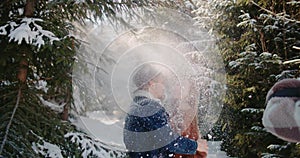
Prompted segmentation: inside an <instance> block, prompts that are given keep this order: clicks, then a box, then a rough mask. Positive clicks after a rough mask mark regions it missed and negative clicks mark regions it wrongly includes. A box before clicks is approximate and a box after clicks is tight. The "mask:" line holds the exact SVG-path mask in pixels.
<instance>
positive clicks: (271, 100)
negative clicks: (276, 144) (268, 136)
mask: <svg viewBox="0 0 300 158" xmlns="http://www.w3.org/2000/svg"><path fill="white" fill-rule="evenodd" d="M266 103H267V107H266V109H265V111H264V114H263V118H262V123H263V125H264V126H265V128H266V129H267V131H269V132H271V133H272V134H274V135H276V136H277V137H279V138H281V139H283V140H286V141H289V142H300V80H297V79H284V80H282V81H279V82H277V83H276V84H275V85H274V86H273V87H272V88H271V89H270V90H269V92H268V94H267V97H266Z"/></svg>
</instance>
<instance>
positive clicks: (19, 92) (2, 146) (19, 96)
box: [0, 87, 21, 155]
mask: <svg viewBox="0 0 300 158" xmlns="http://www.w3.org/2000/svg"><path fill="white" fill-rule="evenodd" d="M20 98H21V87H20V88H19V90H18V96H17V102H16V105H15V107H14V110H13V112H12V114H11V117H10V120H9V122H8V124H7V126H6V131H5V135H4V138H3V141H2V144H1V147H0V155H1V153H2V151H3V149H4V145H5V142H6V140H7V136H8V132H9V129H10V126H11V123H12V121H13V118H14V116H15V113H16V111H17V108H18V106H19V103H20Z"/></svg>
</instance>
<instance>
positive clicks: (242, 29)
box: [213, 0, 300, 157]
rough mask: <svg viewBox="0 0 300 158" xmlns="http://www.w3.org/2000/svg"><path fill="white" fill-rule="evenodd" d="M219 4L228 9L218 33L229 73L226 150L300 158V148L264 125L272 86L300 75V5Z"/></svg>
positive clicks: (244, 154)
mask: <svg viewBox="0 0 300 158" xmlns="http://www.w3.org/2000/svg"><path fill="white" fill-rule="evenodd" d="M220 4H221V5H220ZM213 5H214V7H215V8H217V9H222V12H221V14H219V16H218V17H217V19H216V21H214V30H215V31H216V32H217V34H218V35H219V37H220V39H219V46H220V49H221V52H222V54H223V57H224V62H225V64H226V70H227V74H228V75H227V81H228V83H227V85H228V92H227V97H226V99H225V106H224V110H223V114H222V115H221V116H222V118H221V123H222V124H223V127H222V130H223V132H226V134H225V135H224V137H223V139H224V140H223V149H224V150H226V151H227V152H228V154H229V155H231V156H238V157H268V156H269V157H270V156H271V157H272V156H275V157H299V154H300V152H299V151H300V147H299V145H297V144H295V143H288V142H284V141H282V140H279V139H277V138H276V137H275V136H273V135H271V134H269V133H268V132H266V131H265V130H264V128H263V126H262V123H261V118H262V113H263V109H264V108H265V96H266V94H267V92H268V90H269V89H270V88H271V86H272V85H273V84H274V83H275V82H276V81H278V80H281V79H283V78H295V77H299V75H300V71H299V63H298V64H297V62H296V61H297V59H299V55H300V54H299V50H298V49H297V48H298V47H299V45H300V16H299V12H300V4H299V2H297V1H292V0H290V1H280V0H272V1H271V0H270V1H269V0H267V1H262V0H258V1H248V0H238V1H233V0H227V1H226V2H223V3H213ZM219 13H220V11H219ZM289 60H292V61H294V62H286V61H289Z"/></svg>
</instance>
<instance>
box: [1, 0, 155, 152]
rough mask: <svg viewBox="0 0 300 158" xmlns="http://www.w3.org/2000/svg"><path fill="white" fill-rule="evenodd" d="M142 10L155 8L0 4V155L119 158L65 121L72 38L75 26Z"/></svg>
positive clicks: (88, 2)
mask: <svg viewBox="0 0 300 158" xmlns="http://www.w3.org/2000/svg"><path fill="white" fill-rule="evenodd" d="M144 5H148V6H155V5H159V4H157V2H152V1H131V0H120V1H102V0H26V1H24V0H4V1H1V2H0V47H1V58H0V72H1V73H0V114H1V115H0V122H1V125H0V140H1V141H0V142H1V143H0V145H1V146H0V155H2V156H4V157H37V156H38V155H40V156H44V157H63V156H75V157H79V156H83V157H87V156H91V155H94V156H98V157H101V155H102V157H103V156H105V154H107V153H108V155H109V156H114V157H120V156H121V155H120V152H117V151H111V149H108V148H105V147H103V146H101V145H102V143H101V142H97V141H95V140H93V139H92V138H90V137H89V136H87V135H85V134H84V133H78V132H76V129H75V128H74V127H73V126H72V125H71V124H70V123H69V122H68V121H66V120H68V114H69V110H68V109H69V108H70V106H71V103H72V95H71V94H72V89H71V85H72V83H71V81H72V80H71V77H72V66H73V63H74V61H75V58H74V55H75V52H76V49H77V48H78V46H79V44H80V41H79V40H78V39H76V38H75V37H73V36H72V35H71V33H72V32H74V31H75V29H76V28H75V26H74V22H77V23H80V24H84V22H86V21H87V20H90V21H92V22H97V21H98V20H103V18H107V19H110V20H114V19H113V16H114V15H115V14H117V12H119V11H125V12H128V13H130V8H131V7H136V6H144ZM51 101H54V102H55V103H57V104H56V105H55V106H53V105H52V104H53V102H51ZM45 105H52V106H50V107H51V108H52V109H50V108H49V107H48V106H45ZM62 120H65V121H62ZM106 157H107V155H106Z"/></svg>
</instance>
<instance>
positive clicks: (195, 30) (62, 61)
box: [0, 0, 300, 158]
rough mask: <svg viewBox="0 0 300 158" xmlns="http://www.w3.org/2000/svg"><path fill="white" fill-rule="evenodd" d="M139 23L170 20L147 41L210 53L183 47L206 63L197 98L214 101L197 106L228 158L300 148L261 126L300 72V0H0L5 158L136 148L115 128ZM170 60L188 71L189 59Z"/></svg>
mask: <svg viewBox="0 0 300 158" xmlns="http://www.w3.org/2000/svg"><path fill="white" fill-rule="evenodd" d="M161 8H164V9H165V10H166V9H167V10H168V11H163V12H161V11H160V9H161ZM158 14H159V15H158ZM179 15H180V16H179ZM144 17H147V18H148V19H151V20H149V21H146V22H145V19H144ZM182 17H186V18H185V19H183V20H182ZM148 19H147V20H148ZM186 19H188V20H186ZM152 20H153V21H154V22H153V21H152ZM153 23H155V25H154V24H153ZM141 26H142V27H143V26H151V27H153V26H155V27H161V28H163V29H159V30H155V31H156V32H154V33H153V32H152V33H153V35H151V36H150V37H141V38H144V39H146V40H148V39H151V40H157V42H161V43H163V42H165V43H164V44H166V43H167V41H169V43H172V42H173V40H174V39H176V42H178V41H181V42H182V41H183V42H182V43H185V42H186V41H191V42H186V43H193V44H192V45H193V48H194V47H196V48H197V49H198V50H200V52H201V53H202V54H201V53H198V54H197V52H196V53H195V52H194V50H193V49H191V48H190V47H189V46H182V47H180V48H178V49H180V50H183V51H185V52H189V53H190V52H193V54H191V56H192V57H191V58H193V59H192V60H196V59H195V58H197V60H199V61H201V62H195V64H194V65H193V66H195V67H196V68H198V67H199V64H203V63H205V64H204V65H205V68H204V67H203V65H202V66H200V68H201V71H199V72H204V73H203V74H204V75H203V74H199V72H198V71H195V72H196V76H197V75H199V76H200V75H201V76H202V77H199V76H198V77H197V80H201V81H200V85H201V86H207V85H209V87H210V89H209V90H208V91H209V92H207V91H204V90H203V89H201V88H195V90H196V91H198V93H200V94H203V96H204V99H201V100H200V99H199V100H200V101H199V102H200V104H206V105H212V106H213V108H208V109H205V110H202V111H201V107H202V106H199V109H200V111H199V113H196V114H197V115H198V116H197V119H198V123H199V127H200V131H201V134H202V137H203V139H206V140H207V141H208V142H221V143H220V144H219V145H220V147H219V148H218V150H220V151H219V152H222V153H226V154H224V155H226V156H223V157H238V158H256V157H257V158H270V157H280V158H281V157H282V158H287V157H293V158H294V157H300V144H299V143H292V142H288V141H284V140H282V139H280V138H278V137H276V136H274V135H272V134H271V133H269V132H268V131H267V130H266V129H265V128H264V126H263V124H262V117H263V112H264V109H265V108H266V95H267V93H268V91H269V90H270V88H271V87H272V86H273V85H274V84H275V83H276V82H278V81H280V80H282V79H287V78H294V79H296V78H300V1H298V0H286V1H281V0H1V2H0V49H1V51H0V56H1V58H0V122H1V123H0V158H2V157H3V158H6V157H7V158H10V157H51V158H52V157H53V158H62V157H84V158H85V157H99V158H109V157H115V158H120V157H124V158H126V157H128V155H127V153H126V151H125V150H123V148H122V147H120V146H119V144H118V142H121V141H122V140H120V139H122V138H121V136H120V137H119V136H118V135H122V133H119V131H120V129H119V128H118V127H119V126H118V125H117V127H116V129H118V130H116V131H114V128H112V126H113V125H116V124H118V123H120V124H122V122H118V121H119V119H120V118H122V116H123V114H122V113H120V112H119V111H118V110H120V109H118V107H116V106H111V105H112V104H110V100H111V99H115V101H116V102H118V104H123V103H124V102H125V101H126V99H125V101H124V102H122V101H123V99H122V97H123V94H122V93H121V92H122V89H121V88H120V87H121V86H122V85H123V84H122V83H119V84H120V85H117V82H119V80H118V79H119V78H120V76H121V75H122V74H123V73H124V72H123V70H124V69H123V68H124V67H123V66H122V65H121V66H119V67H117V68H119V69H117V68H116V69H114V70H111V69H110V67H109V66H110V65H112V64H115V61H113V60H112V58H114V57H115V56H117V55H120V54H118V52H119V51H120V50H121V49H123V48H124V49H125V47H126V49H127V45H122V44H121V43H122V42H129V40H127V39H128V38H129V37H131V34H130V31H128V30H134V29H138V28H140V27H141ZM162 30H171V31H174V30H175V31H177V30H178V31H177V32H176V33H169V32H167V33H166V31H162ZM124 31H128V32H129V33H128V32H127V33H124ZM142 31H149V29H148V30H147V29H145V30H142ZM151 31H152V30H151V29H150V32H151ZM160 31H161V32H160ZM155 34H159V35H161V34H167V35H168V36H169V37H170V38H155V37H154V35H155ZM170 34H171V35H170ZM174 34H175V35H174ZM178 34H180V35H182V37H184V38H182V37H177V35H178ZM203 38H205V40H203ZM112 41H113V42H112ZM207 41H213V46H210V45H209V44H207V43H205V42H207ZM208 45H209V46H208ZM173 46H174V47H175V46H176V45H173V43H172V45H171V47H173ZM204 47H205V48H204ZM208 47H209V48H208ZM128 49H129V48H128ZM186 49H189V50H186ZM207 49H210V50H209V51H207ZM112 50H114V51H116V52H117V53H113V52H112ZM100 51H101V52H104V53H103V54H100V53H101V52H100ZM133 51H134V50H133ZM204 52H205V53H206V54H205V53H204ZM211 52H214V53H211ZM120 56H121V55H120ZM158 56H159V55H158ZM165 58H166V60H162V61H164V62H166V63H169V62H170V63H172V62H173V63H174V61H176V62H175V67H181V68H182V69H184V64H183V65H180V63H179V62H177V61H179V60H181V59H177V58H176V57H170V56H167V55H166V57H165ZM124 60H126V59H124ZM128 60H129V59H127V61H128ZM204 60H205V61H204ZM132 62H134V60H132ZM119 63H122V60H120V61H119ZM126 64H127V63H126V62H125V64H124V65H126ZM176 64H177V65H176ZM128 67H129V66H128ZM184 71H185V73H188V72H189V71H188V70H186V69H185V70H184ZM197 72H198V74H197ZM107 74H112V75H116V76H115V78H107V77H105V76H106V75H107ZM205 75H207V76H205ZM197 83H198V81H197ZM110 84H112V85H110ZM95 85H96V86H99V87H95ZM197 85H198V84H197ZM112 93H114V94H115V95H114V96H113V97H112V96H110V95H111V94H112ZM206 93H207V94H206ZM203 96H202V97H203ZM118 97H119V98H118ZM189 97H190V98H193V96H189ZM189 97H188V98H189ZM205 97H209V98H205ZM194 99H195V98H194ZM197 102H198V101H197ZM216 107H217V108H216ZM171 109H172V108H171ZM103 112H104V113H103ZM299 115H300V114H299ZM94 118H95V119H94ZM212 122H213V123H212ZM91 126H93V129H89V128H90V127H91ZM120 126H122V125H120ZM87 129H88V130H87ZM299 129H300V128H299ZM109 134H111V135H109ZM209 151H210V150H209ZM209 157H213V155H210V153H208V158H209ZM215 157H218V156H215Z"/></svg>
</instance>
